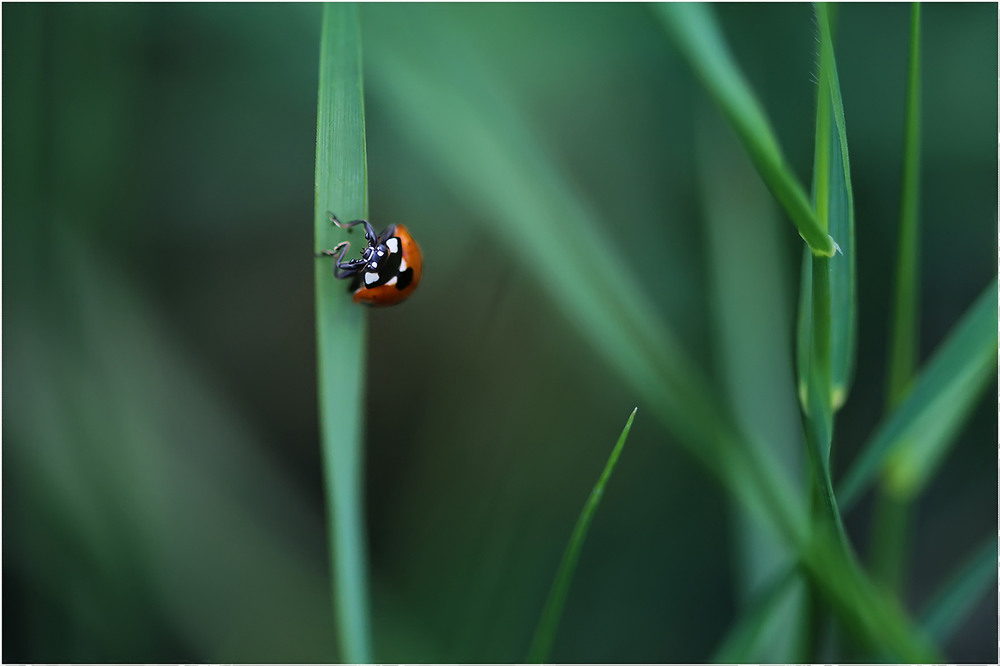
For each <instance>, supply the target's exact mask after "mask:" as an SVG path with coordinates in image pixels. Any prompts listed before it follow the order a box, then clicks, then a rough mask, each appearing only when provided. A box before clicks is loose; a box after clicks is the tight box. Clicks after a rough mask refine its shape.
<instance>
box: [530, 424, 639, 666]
mask: <svg viewBox="0 0 1000 666" xmlns="http://www.w3.org/2000/svg"><path fill="white" fill-rule="evenodd" d="M637 410H638V408H636V409H633V410H632V413H631V414H629V417H628V421H626V422H625V427H624V428H623V429H622V434H621V435H619V436H618V442H617V443H616V444H615V448H614V449H612V451H611V455H610V456H609V457H608V462H607V463H606V464H605V465H604V471H602V472H601V476H600V478H598V479H597V483H596V484H595V485H594V489H593V490H591V491H590V495H589V496H588V497H587V502H586V503H585V504H584V505H583V511H581V512H580V517H579V518H578V519H577V521H576V526H575V527H574V528H573V533H572V534H571V535H570V537H569V543H568V544H567V545H566V552H565V553H563V557H562V561H561V562H559V569H558V570H557V571H556V578H555V581H554V582H553V583H552V589H551V590H550V591H549V596H548V598H547V599H546V600H545V607H544V608H543V609H542V617H541V619H540V620H539V621H538V627H537V628H536V629H535V637H534V638H533V639H532V641H531V648H530V649H529V650H528V663H532V664H540V663H542V662H545V661H548V659H549V653H550V652H551V651H552V643H553V641H554V640H555V637H556V629H558V627H559V620H560V618H561V617H562V610H563V606H564V605H565V603H566V595H567V594H568V593H569V584H570V582H571V581H572V580H573V573H574V572H575V571H576V562H577V560H579V559H580V549H581V548H582V547H583V542H584V540H585V539H586V538H587V531H588V530H589V529H590V523H591V521H592V520H593V519H594V513H595V512H596V511H597V506H598V505H599V504H600V503H601V498H602V497H604V487H605V486H606V485H607V483H608V479H610V478H611V472H613V471H614V469H615V464H616V463H617V462H618V456H620V455H621V452H622V447H623V446H625V440H626V439H628V433H629V430H631V429H632V420H633V419H634V418H635V413H636V411H637Z"/></svg>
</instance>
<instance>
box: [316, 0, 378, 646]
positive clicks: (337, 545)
mask: <svg viewBox="0 0 1000 666" xmlns="http://www.w3.org/2000/svg"><path fill="white" fill-rule="evenodd" d="M362 90H363V88H362V70H361V34H360V19H359V12H358V7H357V6H356V5H352V4H328V5H326V6H325V7H324V9H323V28H322V38H321V45H320V67H319V107H318V111H317V126H316V209H315V220H314V221H315V227H316V247H315V249H316V251H319V250H323V249H328V248H332V247H333V246H334V245H335V244H336V241H337V240H340V238H341V234H343V232H341V231H340V230H338V229H336V228H335V227H333V226H332V225H331V224H330V221H329V217H328V213H329V212H331V211H332V212H335V213H336V214H337V215H338V216H339V217H340V218H341V219H344V220H350V219H356V218H361V217H364V216H365V213H366V211H367V208H368V201H367V199H368V187H367V180H368V179H367V158H366V152H365V118H364V99H363V92H362ZM315 261H316V344H317V354H318V365H319V367H318V374H319V410H320V423H321V433H322V439H323V467H324V469H323V471H324V477H325V481H326V493H327V518H328V520H329V525H330V526H329V531H330V548H331V551H330V552H331V568H332V576H331V577H332V582H333V598H334V613H335V616H336V621H337V627H338V636H339V642H340V650H341V658H342V660H343V661H346V662H354V663H358V662H370V661H371V660H372V651H371V643H370V641H371V639H370V635H369V627H368V592H367V582H368V572H367V564H366V559H365V558H366V556H365V537H364V520H363V515H364V511H363V506H362V502H363V488H362V482H363V478H364V474H363V469H362V430H363V424H362V420H363V405H362V396H363V389H364V363H365V329H366V317H365V315H364V311H363V310H362V308H360V307H358V306H356V305H354V304H353V303H352V302H351V300H350V298H349V297H348V295H347V289H346V288H345V287H344V284H343V283H342V282H340V281H338V280H337V279H335V278H334V276H333V266H332V265H331V264H330V260H329V259H327V258H320V259H316V260H315Z"/></svg>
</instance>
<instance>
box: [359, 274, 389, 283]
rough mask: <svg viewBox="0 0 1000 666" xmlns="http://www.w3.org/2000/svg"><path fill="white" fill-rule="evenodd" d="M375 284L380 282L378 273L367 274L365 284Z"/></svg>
mask: <svg viewBox="0 0 1000 666" xmlns="http://www.w3.org/2000/svg"><path fill="white" fill-rule="evenodd" d="M393 279H395V278H393ZM375 282H378V273H365V284H372V283H375Z"/></svg>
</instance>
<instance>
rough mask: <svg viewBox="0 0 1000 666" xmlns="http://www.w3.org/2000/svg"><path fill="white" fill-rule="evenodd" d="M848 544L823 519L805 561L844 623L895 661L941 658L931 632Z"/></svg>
mask: <svg viewBox="0 0 1000 666" xmlns="http://www.w3.org/2000/svg"><path fill="white" fill-rule="evenodd" d="M843 545H844V539H843V535H842V534H840V533H838V531H836V530H835V529H834V528H833V526H831V525H829V522H828V521H825V522H819V523H817V524H816V526H815V528H814V534H813V538H812V540H811V543H810V545H809V547H808V548H807V549H806V550H805V551H803V553H802V561H803V564H804V565H805V566H806V567H807V568H808V571H809V574H810V576H811V579H812V580H813V581H814V582H815V584H816V586H817V587H818V588H819V590H820V591H821V592H822V593H823V596H824V597H826V599H827V600H828V601H829V602H830V604H831V605H832V606H833V608H834V610H835V611H836V612H837V614H838V617H839V618H840V619H841V620H842V621H843V622H844V625H845V626H846V627H847V628H848V629H849V630H850V631H851V632H852V633H853V634H854V635H855V636H857V637H858V639H859V640H861V641H862V642H863V643H864V644H865V645H866V646H867V647H868V648H869V649H871V650H874V651H875V652H876V653H880V654H881V653H887V654H888V655H889V659H890V660H891V661H898V662H901V663H940V662H941V661H942V658H941V655H940V654H938V651H937V649H936V648H935V647H934V645H933V644H932V643H931V642H930V640H929V639H928V637H927V636H926V635H924V633H923V632H922V631H920V630H919V629H918V628H917V627H916V626H915V625H914V623H913V622H912V620H910V618H908V617H907V615H906V613H905V612H904V610H903V608H902V606H901V605H900V604H899V602H898V601H897V600H896V599H895V598H894V597H892V596H890V595H888V594H887V593H886V592H885V591H884V590H883V589H882V588H880V587H878V586H876V585H875V584H874V583H872V581H871V579H870V578H868V576H867V575H866V574H865V572H864V570H863V569H862V568H861V566H860V565H859V564H858V561H857V559H856V558H855V557H854V554H853V553H851V552H849V551H847V550H846V549H845V548H844V547H843Z"/></svg>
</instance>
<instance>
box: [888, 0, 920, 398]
mask: <svg viewBox="0 0 1000 666" xmlns="http://www.w3.org/2000/svg"><path fill="white" fill-rule="evenodd" d="M919 204H920V3H919V2H914V3H913V5H912V13H911V18H910V67H909V75H908V79H907V88H906V129H905V130H904V140H903V193H902V203H901V205H900V219H899V249H898V250H897V253H896V297H895V302H894V307H893V316H892V322H891V324H890V326H891V333H890V338H889V381H888V393H889V395H888V404H889V407H890V408H894V407H896V406H897V405H899V403H900V401H901V400H902V399H903V397H904V396H905V394H906V390H907V389H908V388H909V386H910V382H911V381H913V375H914V373H915V371H916V365H917V344H918V336H917V324H918V317H917V307H918V303H917V287H918V284H917V281H918V277H917V275H918V271H919V266H918V264H917V255H918V253H919V246H918V240H919V227H918V219H917V216H918V211H919Z"/></svg>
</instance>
